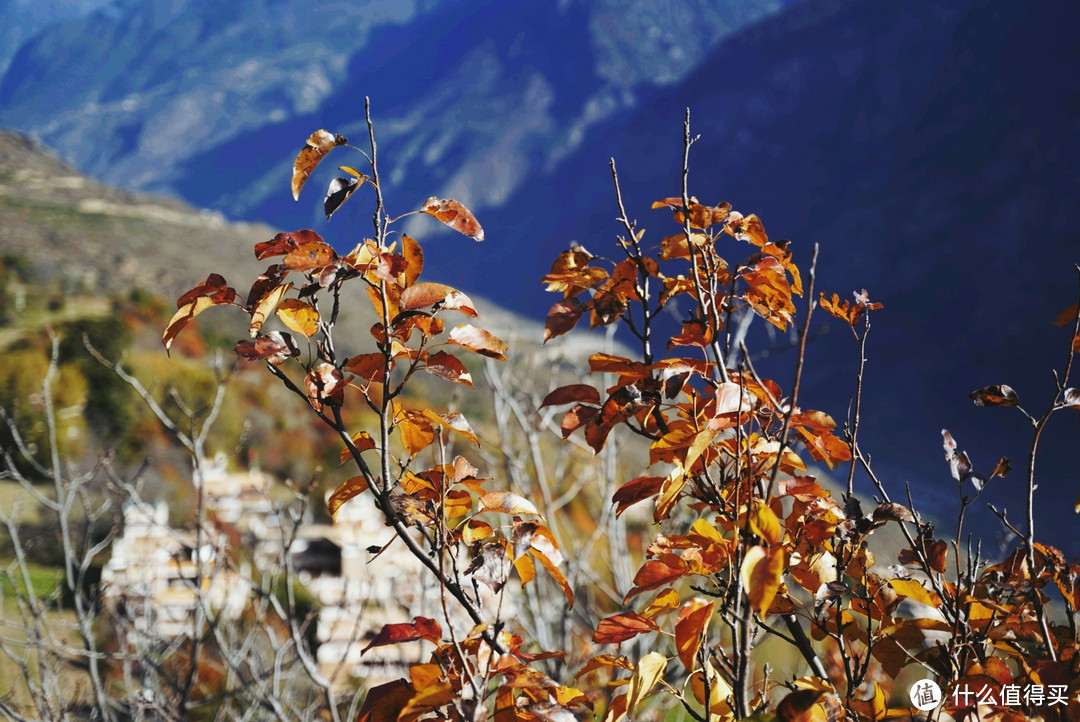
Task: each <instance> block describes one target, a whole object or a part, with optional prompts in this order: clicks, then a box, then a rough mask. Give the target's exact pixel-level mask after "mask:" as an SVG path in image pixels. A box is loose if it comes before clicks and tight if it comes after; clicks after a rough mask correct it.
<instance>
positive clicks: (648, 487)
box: [611, 476, 665, 516]
mask: <svg viewBox="0 0 1080 722" xmlns="http://www.w3.org/2000/svg"><path fill="white" fill-rule="evenodd" d="M664 478H665V477H663V476H639V477H638V478H636V479H631V480H630V481H628V482H626V483H625V484H623V485H622V486H621V487H619V490H618V491H616V492H615V493H614V494H612V496H611V502H612V503H613V504H615V516H618V515H620V514H622V513H623V512H624V511H626V510H627V509H628V508H629V507H631V506H633V505H634V504H637V503H638V502H639V501H644V500H645V499H649V498H651V497H654V496H656V495H657V494H658V493H659V492H660V487H661V486H663V484H664Z"/></svg>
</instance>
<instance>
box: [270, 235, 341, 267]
mask: <svg viewBox="0 0 1080 722" xmlns="http://www.w3.org/2000/svg"><path fill="white" fill-rule="evenodd" d="M337 261H338V255H337V253H336V252H335V251H334V249H333V248H331V247H330V246H329V245H327V244H326V243H323V242H321V241H317V242H315V243H305V244H303V245H300V246H297V247H296V248H294V249H293V250H291V251H289V253H288V254H286V256H285V259H284V260H283V261H282V262H281V265H283V266H284V267H285V269H286V270H289V271H310V270H313V269H316V268H325V267H326V266H329V265H331V264H334V263H337Z"/></svg>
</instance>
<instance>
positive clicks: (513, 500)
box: [480, 491, 540, 515]
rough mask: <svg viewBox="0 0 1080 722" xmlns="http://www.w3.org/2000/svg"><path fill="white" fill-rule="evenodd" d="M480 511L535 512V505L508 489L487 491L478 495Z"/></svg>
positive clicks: (537, 513) (504, 512) (536, 512)
mask: <svg viewBox="0 0 1080 722" xmlns="http://www.w3.org/2000/svg"><path fill="white" fill-rule="evenodd" d="M480 508H481V510H482V511H497V512H502V513H503V514H536V515H539V514H540V512H538V511H537V510H536V506H535V505H534V504H533V503H532V502H531V501H529V500H528V499H526V498H525V497H523V496H518V495H517V494H512V493H510V492H509V491H489V492H488V493H486V494H483V495H481V496H480Z"/></svg>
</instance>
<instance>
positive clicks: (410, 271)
mask: <svg viewBox="0 0 1080 722" xmlns="http://www.w3.org/2000/svg"><path fill="white" fill-rule="evenodd" d="M401 257H402V258H404V259H405V287H406V288H408V287H409V286H411V285H413V284H414V283H416V279H418V278H419V277H420V272H421V271H423V270H424V250H423V249H422V248H421V247H420V244H419V243H417V242H416V239H415V238H412V237H411V236H407V235H405V234H404V233H402V234H401Z"/></svg>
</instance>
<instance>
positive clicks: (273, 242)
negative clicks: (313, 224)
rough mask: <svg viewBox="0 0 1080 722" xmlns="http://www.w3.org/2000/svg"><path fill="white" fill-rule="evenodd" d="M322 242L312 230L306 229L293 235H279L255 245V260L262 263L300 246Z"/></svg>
mask: <svg viewBox="0 0 1080 722" xmlns="http://www.w3.org/2000/svg"><path fill="white" fill-rule="evenodd" d="M322 242H323V239H322V237H321V236H320V235H319V234H318V233H316V232H315V231H312V230H307V229H304V230H300V231H292V232H291V233H279V234H277V235H276V236H274V237H273V238H271V239H270V240H269V241H264V242H262V243H256V244H255V258H257V259H259V260H260V261H261V260H262V259H264V258H270V257H272V256H284V255H286V254H288V253H289V252H290V251H292V250H294V249H295V248H297V247H298V246H302V245H305V244H308V243H322Z"/></svg>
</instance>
